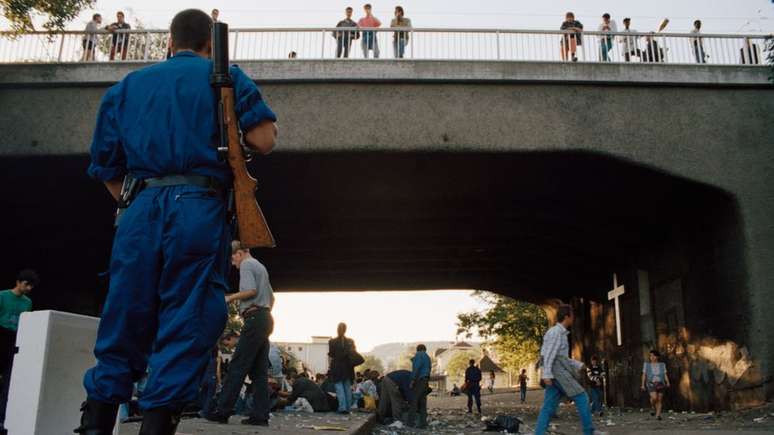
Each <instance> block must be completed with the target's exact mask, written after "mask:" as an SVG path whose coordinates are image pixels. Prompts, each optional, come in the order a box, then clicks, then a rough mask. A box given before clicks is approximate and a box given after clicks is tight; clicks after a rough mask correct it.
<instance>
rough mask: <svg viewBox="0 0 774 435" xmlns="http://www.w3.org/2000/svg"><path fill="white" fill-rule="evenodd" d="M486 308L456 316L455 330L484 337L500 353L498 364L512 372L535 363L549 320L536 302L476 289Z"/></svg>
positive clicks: (477, 295)
mask: <svg viewBox="0 0 774 435" xmlns="http://www.w3.org/2000/svg"><path fill="white" fill-rule="evenodd" d="M476 297H478V298H480V299H481V300H483V301H484V302H485V303H486V304H487V305H488V308H487V309H486V310H485V311H484V312H469V313H462V314H459V315H458V316H457V326H458V330H457V332H458V333H464V334H466V335H467V336H468V337H470V336H471V335H472V334H473V333H474V332H477V333H478V335H480V336H481V337H483V338H484V339H486V340H487V342H488V343H489V344H491V345H492V346H493V347H494V349H495V351H496V352H497V355H498V356H499V359H500V363H501V366H502V367H503V368H504V369H506V370H507V371H510V372H512V373H515V372H517V371H519V370H521V369H522V368H525V367H527V366H528V365H530V364H534V362H535V361H537V359H538V355H539V353H540V344H541V343H542V340H543V334H544V333H545V331H546V328H547V325H548V320H547V319H546V314H545V311H543V309H542V308H540V307H538V306H537V305H533V304H530V303H527V302H521V301H517V300H514V299H511V298H509V297H506V296H502V295H497V294H494V293H489V292H476Z"/></svg>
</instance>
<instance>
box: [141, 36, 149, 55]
mask: <svg viewBox="0 0 774 435" xmlns="http://www.w3.org/2000/svg"><path fill="white" fill-rule="evenodd" d="M149 52H150V32H145V52H144V53H143V55H142V59H143V60H145V61H147V60H148V53H149Z"/></svg>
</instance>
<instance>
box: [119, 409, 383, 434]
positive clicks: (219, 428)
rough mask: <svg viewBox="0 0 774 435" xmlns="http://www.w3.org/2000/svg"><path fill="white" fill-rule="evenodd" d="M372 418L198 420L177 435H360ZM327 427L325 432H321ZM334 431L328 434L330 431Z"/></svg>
mask: <svg viewBox="0 0 774 435" xmlns="http://www.w3.org/2000/svg"><path fill="white" fill-rule="evenodd" d="M372 415H373V414H364V413H353V414H351V415H350V416H347V417H344V416H340V415H338V414H334V413H315V414H308V413H300V412H298V413H291V412H280V413H275V414H273V417H272V419H271V425H270V427H268V428H267V427H259V426H243V425H241V424H240V423H239V421H240V420H241V419H242V418H244V417H238V416H235V417H231V420H230V424H227V425H226V424H217V423H211V422H208V421H207V420H204V419H201V418H184V419H183V421H182V422H181V423H180V426H178V428H177V435H242V434H256V433H260V434H262V435H263V434H266V435H295V434H314V433H317V434H320V433H331V434H334V433H337V434H343V435H363V434H366V433H369V432H370V431H369V430H368V429H369V428H370V422H369V418H371V417H372ZM315 427H316V428H317V429H315ZM324 427H329V428H330V429H328V430H323V428H324ZM333 428H335V429H337V430H335V431H334V430H331V429H333ZM139 430H140V424H139V423H124V424H122V425H121V428H120V431H119V435H136V434H137V433H138V432H139Z"/></svg>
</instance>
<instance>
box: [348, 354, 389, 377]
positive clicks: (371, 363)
mask: <svg viewBox="0 0 774 435" xmlns="http://www.w3.org/2000/svg"><path fill="white" fill-rule="evenodd" d="M363 358H364V359H365V362H364V363H363V364H360V365H359V366H357V367H355V371H358V372H364V371H365V370H366V369H371V370H376V371H377V372H379V373H380V374H384V364H382V360H380V359H379V358H377V357H375V356H374V355H363Z"/></svg>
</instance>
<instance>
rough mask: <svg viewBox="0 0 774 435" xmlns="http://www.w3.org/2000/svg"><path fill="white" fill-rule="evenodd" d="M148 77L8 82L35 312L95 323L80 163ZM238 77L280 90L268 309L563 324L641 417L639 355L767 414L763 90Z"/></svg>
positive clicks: (592, 71)
mask: <svg viewBox="0 0 774 435" xmlns="http://www.w3.org/2000/svg"><path fill="white" fill-rule="evenodd" d="M134 67H135V66H133V65H131V64H127V65H100V66H93V65H92V66H83V65H72V66H4V67H2V68H0V72H2V74H0V103H2V107H3V109H2V110H3V111H2V115H3V116H2V117H0V131H2V137H1V138H0V144H2V148H0V171H1V172H0V173H2V174H4V180H6V182H4V183H1V184H0V198H1V199H0V201H2V204H3V210H4V213H3V216H2V217H1V218H0V219H2V222H3V224H4V225H2V227H0V237H2V240H4V242H5V248H6V249H5V253H4V255H3V257H4V261H3V264H2V265H0V269H1V270H0V271H2V272H3V275H4V276H12V274H13V272H14V271H15V270H16V269H18V268H19V267H23V266H27V265H34V266H36V267H38V268H39V269H41V271H42V272H43V274H44V277H45V279H46V282H45V283H44V284H43V285H42V286H41V288H40V289H39V291H38V293H37V294H36V303H37V307H38V308H44V307H55V308H58V309H68V310H73V311H80V312H87V313H92V314H94V313H96V312H97V311H98V309H99V308H98V307H99V303H100V301H101V298H102V297H103V296H104V288H105V285H104V282H100V280H99V278H98V277H97V274H98V273H99V272H101V271H103V270H104V269H106V268H107V262H108V256H109V247H110V240H111V237H112V229H111V223H112V222H111V219H110V217H109V216H110V213H111V212H112V204H111V201H110V200H109V199H108V197H107V194H106V193H105V192H103V191H102V188H101V186H99V185H97V184H96V183H94V182H92V181H90V180H88V179H86V177H85V175H84V172H85V168H86V166H87V164H88V158H87V157H86V155H85V152H86V150H87V148H88V143H89V136H90V132H91V129H92V124H93V120H94V114H95V112H96V107H97V104H98V101H99V97H100V96H101V95H102V93H104V89H105V87H106V85H107V84H109V83H111V82H114V81H115V80H118V79H120V78H121V77H122V76H123V75H124V74H126V73H127V72H128V71H130V70H131V69H132V68H134ZM244 67H245V69H246V70H247V71H249V72H250V73H251V74H252V75H253V77H255V78H257V79H259V81H260V80H261V79H262V78H266V77H268V81H267V83H266V84H265V86H264V91H265V94H266V98H267V99H268V100H269V102H270V103H271V104H272V106H273V107H275V109H276V111H277V112H278V113H279V115H280V118H281V121H280V124H281V130H282V133H281V134H282V141H281V144H280V148H279V149H278V151H277V152H276V153H274V154H272V155H271V156H268V157H266V158H259V159H256V160H255V161H254V162H253V163H252V168H253V170H254V173H255V174H256V175H259V177H260V178H261V182H262V185H261V190H260V191H259V193H258V198H259V200H260V202H261V204H262V206H263V207H264V210H265V213H266V215H267V217H268V218H269V220H270V223H271V225H272V228H273V230H274V232H275V235H276V237H277V240H278V244H279V246H278V248H276V249H274V250H271V251H265V252H258V253H257V254H258V256H259V257H260V258H261V259H262V260H263V261H264V262H265V263H266V264H267V266H268V267H269V270H270V272H271V275H272V281H273V283H274V284H275V286H276V287H277V289H278V290H283V291H303V290H361V289H385V290H392V289H394V290H398V289H433V288H476V289H486V290H493V291H497V292H500V293H503V294H507V295H510V296H513V297H516V298H522V299H526V300H529V301H533V302H536V303H546V302H547V301H550V300H554V299H561V300H564V301H571V302H572V303H573V304H575V305H576V307H577V308H578V312H579V313H580V319H581V321H580V322H578V323H579V324H578V326H577V328H576V330H575V331H574V334H573V336H574V339H573V346H574V352H575V353H576V354H577V355H579V356H585V357H588V356H589V355H590V354H591V353H594V352H599V353H602V354H603V355H605V357H606V358H607V359H608V361H610V372H611V378H612V380H613V383H612V385H613V391H611V397H612V398H613V400H614V401H616V402H620V403H630V404H631V403H638V400H639V399H638V397H639V394H638V392H637V391H636V390H637V382H638V376H639V369H640V367H641V362H642V356H643V355H642V354H643V350H644V349H646V348H648V347H659V348H661V349H662V350H664V351H665V353H666V354H667V355H668V356H669V359H670V361H671V362H670V364H671V366H670V370H673V371H674V373H675V375H674V376H675V379H674V380H673V382H674V383H675V384H676V385H677V386H678V387H677V388H678V391H677V394H676V395H675V399H674V400H675V404H674V405H675V406H677V407H679V408H693V409H707V408H718V407H729V406H738V405H741V404H745V403H755V402H756V401H760V400H762V399H763V398H765V397H766V396H769V397H771V394H772V383H771V374H772V373H774V372H772V370H774V342H772V339H771V334H768V333H767V332H766V331H767V328H768V322H767V320H766V319H767V315H768V313H769V312H771V311H772V310H773V309H774V298H772V295H773V293H774V292H772V285H771V282H774V281H773V280H774V227H773V226H772V225H771V223H770V221H771V219H770V217H771V215H772V214H773V213H774V195H772V187H771V186H773V185H774V184H773V183H774V172H772V170H771V168H772V164H773V163H774V149H773V148H772V147H771V144H773V143H774V129H772V128H771V119H772V113H774V91H772V89H771V88H770V87H767V86H766V84H765V83H766V81H765V76H766V71H765V70H764V69H756V68H733V67H731V68H716V69H712V68H710V67H707V68H705V67H694V69H690V68H686V67H683V66H667V65H630V66H621V65H555V64H552V65H542V66H541V65H534V64H514V63H499V62H497V63H491V64H487V63H479V64H476V63H469V62H460V63H455V62H424V63H423V62H371V63H368V62H297V63H293V62H277V63H271V62H269V63H253V64H246V65H244ZM315 77H318V79H315ZM319 77H322V79H319ZM613 273H617V274H618V277H619V281H620V282H623V284H624V285H625V286H626V289H627V292H626V293H625V295H624V296H623V298H622V319H623V320H622V329H623V333H624V345H623V346H621V347H619V346H616V345H615V343H614V337H615V323H614V320H613V319H614V316H613V310H612V303H611V302H609V301H607V297H606V292H607V290H609V289H610V288H611V287H612V274H613ZM95 289H100V290H98V291H97V292H95ZM428 309H431V307H429V308H428ZM638 365H640V366H638Z"/></svg>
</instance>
